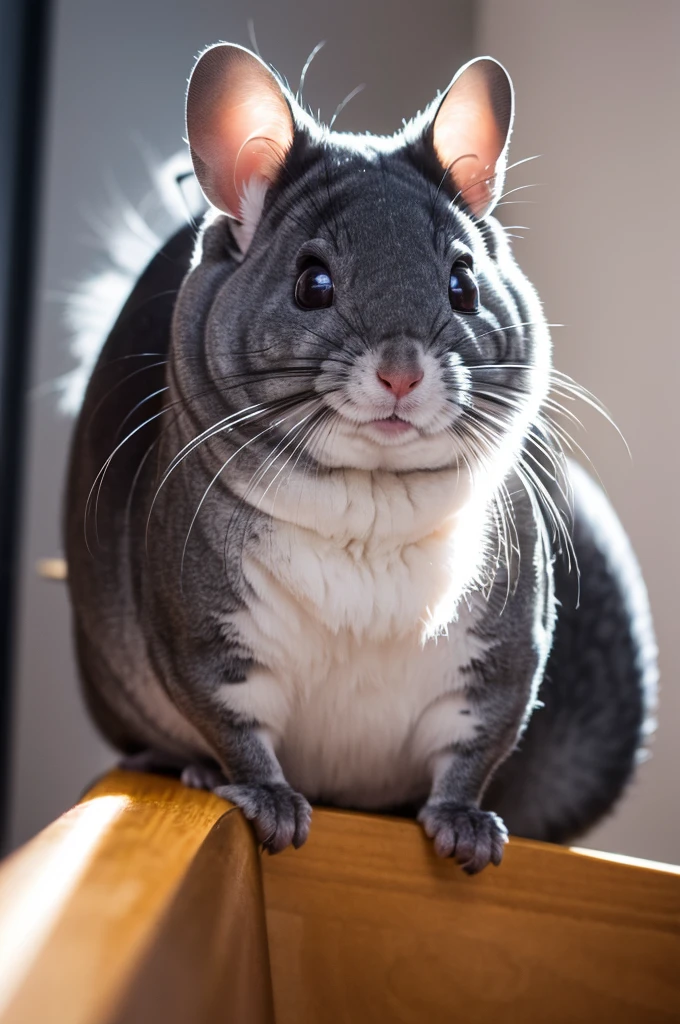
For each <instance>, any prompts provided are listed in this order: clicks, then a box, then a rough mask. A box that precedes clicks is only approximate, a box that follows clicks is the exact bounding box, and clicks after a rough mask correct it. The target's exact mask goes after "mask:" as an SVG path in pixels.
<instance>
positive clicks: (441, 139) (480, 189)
mask: <svg viewBox="0 0 680 1024" xmlns="http://www.w3.org/2000/svg"><path fill="white" fill-rule="evenodd" d="M435 109H436V113H435V115H434V120H433V121H432V123H431V125H430V129H429V133H430V138H431V142H432V145H433V146H434V149H435V152H436V154H437V158H438V160H439V162H440V163H441V165H442V168H443V169H444V170H445V171H446V172H447V173H448V174H450V176H451V179H452V183H453V186H454V189H455V191H456V193H457V198H458V199H459V200H460V201H461V203H462V204H464V205H465V206H467V207H468V209H469V210H470V211H471V212H472V213H473V214H474V215H475V216H476V217H484V216H486V214H488V213H490V212H491V210H492V209H493V207H494V206H495V205H496V203H497V202H498V199H499V197H500V195H501V192H502V189H503V179H504V176H505V164H506V160H507V152H508V143H509V141H510V132H511V130H512V119H513V115H514V93H513V88H512V82H511V80H510V76H509V75H508V73H507V71H506V70H505V68H504V67H503V65H502V64H499V63H498V61H496V60H494V59H493V58H492V57H479V58H478V59H477V60H472V61H470V63H469V64H466V65H465V66H464V67H462V68H461V69H460V71H459V72H458V74H457V75H456V77H455V78H454V79H453V81H452V82H451V85H450V86H449V88H448V89H447V90H446V92H445V93H444V96H443V98H442V99H441V101H440V102H439V106H438V107H436V108H435Z"/></svg>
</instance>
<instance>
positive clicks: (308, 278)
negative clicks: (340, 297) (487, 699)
mask: <svg viewBox="0 0 680 1024" xmlns="http://www.w3.org/2000/svg"><path fill="white" fill-rule="evenodd" d="M295 301H296V302H297V304H298V306H301V307H302V309H327V308H328V306H332V305H333V281H332V279H331V275H330V273H329V271H328V270H327V269H326V267H324V266H322V265H321V264H320V263H314V264H312V265H310V266H309V267H306V268H305V269H304V270H303V271H302V273H301V274H300V276H299V277H298V279H297V283H296V285H295Z"/></svg>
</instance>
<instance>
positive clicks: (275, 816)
mask: <svg viewBox="0 0 680 1024" xmlns="http://www.w3.org/2000/svg"><path fill="white" fill-rule="evenodd" d="M215 792H216V793H217V795H218V796H221V797H224V799H225V800H231V802H232V803H234V804H236V805H237V806H238V807H240V808H241V810H242V811H243V813H244V814H245V816H246V818H248V820H249V821H252V823H253V827H254V829H255V834H256V835H257V838H258V840H259V841H260V842H261V843H262V845H263V846H264V847H265V849H266V850H268V851H269V853H280V852H281V850H285V848H286V847H287V846H290V844H291V843H292V844H293V846H294V847H295V849H296V850H297V849H298V847H300V846H302V844H303V843H304V841H305V839H306V838H307V836H308V834H309V823H310V821H311V818H312V808H311V807H310V806H309V804H308V803H307V801H306V800H305V798H304V797H303V796H302V794H301V793H296V792H295V790H294V789H291V787H290V786H288V785H286V783H266V784H263V785H259V786H258V785H245V786H244V785H241V786H218V788H217V789H216V790H215Z"/></svg>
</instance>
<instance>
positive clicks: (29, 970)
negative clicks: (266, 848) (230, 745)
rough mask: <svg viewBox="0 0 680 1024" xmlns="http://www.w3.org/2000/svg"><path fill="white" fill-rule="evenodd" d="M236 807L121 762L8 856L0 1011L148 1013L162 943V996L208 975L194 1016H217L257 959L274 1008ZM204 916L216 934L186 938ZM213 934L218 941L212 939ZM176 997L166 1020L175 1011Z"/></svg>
mask: <svg viewBox="0 0 680 1024" xmlns="http://www.w3.org/2000/svg"><path fill="white" fill-rule="evenodd" d="M230 810H231V808H230V805H229V804H227V803H225V801H223V800H220V799H219V798H218V797H216V796H213V795H212V794H209V793H204V792H200V791H196V790H191V789H187V788H186V787H184V786H181V785H180V784H179V783H178V782H176V781H175V780H172V779H167V778H163V777H162V776H155V775H142V774H138V773H135V772H123V771H114V772H111V773H110V774H109V775H107V776H106V777H105V778H103V779H102V780H100V781H99V782H98V783H97V784H96V785H95V786H94V787H93V789H91V790H90V792H89V793H88V794H87V795H86V796H85V798H84V799H83V800H82V801H81V802H80V803H79V804H78V805H77V806H76V807H74V808H72V809H71V810H70V811H68V812H67V813H66V814H64V815H63V816H62V817H61V818H59V819H58V820H57V821H55V822H54V823H53V824H52V825H50V826H49V827H48V828H47V829H45V830H44V831H43V832H42V833H40V835H38V836H37V837H36V838H35V839H34V840H32V841H31V842H30V843H28V844H27V845H26V846H25V847H23V848H22V849H21V850H19V851H18V852H17V853H15V854H14V855H13V856H11V857H10V858H8V859H7V860H6V861H5V862H4V864H2V865H0V1022H2V1024H27V1022H34V1021H35V1022H38V1021H41V1022H48V1021H55V1020H58V1021H59V1022H61V1021H64V1022H65V1021H68V1024H101V1022H104V1021H109V1020H111V1021H113V1020H116V1021H118V1020H120V1021H123V1020H125V1021H127V1020H136V1019H141V1018H140V1017H139V1007H140V1006H141V1005H143V1002H144V999H145V998H148V996H149V993H152V992H153V993H155V998H158V999H160V998H161V997H162V995H163V993H162V992H161V989H160V988H159V974H158V958H159V956H160V955H161V952H162V951H164V952H163V956H164V958H167V963H168V965H170V966H169V972H168V974H167V975H166V977H165V980H164V982H163V984H164V986H166V987H167V992H166V995H168V996H169V995H170V994H171V993H172V995H173V996H174V998H176V999H178V1000H179V998H180V995H179V994H180V993H181V992H182V991H184V986H185V985H186V984H187V979H188V978H189V976H190V975H191V974H192V972H193V975H194V978H195V980H196V981H200V984H201V985H204V984H206V983H207V982H210V984H211V985H212V988H209V991H208V993H207V995H206V999H205V1000H203V1001H201V999H199V998H198V996H196V999H197V1003H196V1005H197V1006H198V1005H200V1006H202V1007H203V1008H204V1010H205V1013H206V1014H207V1015H206V1016H205V1017H200V1016H198V1015H197V1013H193V1012H192V1014H191V1016H190V1017H189V1018H187V1017H186V1016H185V1017H184V1018H183V1019H184V1020H187V1019H189V1020H191V1021H196V1022H197V1024H202V1022H203V1021H206V1022H208V1021H212V1020H216V1019H219V1018H217V1017H216V1016H214V1015H213V1016H210V1013H212V1011H213V1008H214V1006H215V1003H216V1001H217V1000H218V999H219V997H221V996H225V995H226V988H227V987H228V985H229V982H232V983H233V987H234V997H235V998H237V999H242V998H243V997H244V990H243V986H242V984H241V982H240V981H239V978H238V977H235V976H234V970H235V969H237V970H238V972H241V971H244V973H245V968H244V965H245V964H246V963H248V962H250V961H252V963H251V965H250V967H249V970H251V975H253V976H255V975H257V976H258V977H259V978H260V981H259V982H258V990H259V989H260V988H261V989H262V990H261V991H260V992H259V995H258V996H257V999H256V1003H257V1005H258V1006H259V1007H260V1010H261V1012H260V1016H259V1017H258V1016H253V1018H252V1019H253V1021H254V1022H259V1021H268V1020H271V1016H267V991H268V989H267V984H268V981H267V978H268V963H267V959H266V945H263V943H264V930H263V924H262V921H263V914H264V911H263V907H262V899H261V881H260V874H259V858H258V856H257V851H256V847H255V844H254V841H253V839H252V836H251V834H250V831H249V829H248V827H247V826H246V824H245V822H244V821H242V819H241V815H240V814H238V813H236V812H235V811H234V813H229V812H230ZM225 813H226V814H227V819H226V821H225V822H224V824H220V819H222V818H223V816H224V815H225ZM214 826H217V827H216V828H215V830H214V832H213V831H212V830H213V827H214ZM197 865H198V867H197ZM230 872H231V874H230ZM208 890H209V891H210V893H211V898H212V899H213V900H214V904H213V905H210V901H209V900H208V899H207V896H208ZM194 899H198V901H199V905H198V906H197V907H196V908H195V910H196V917H195V919H194V918H192V916H191V915H192V914H193V910H192V911H191V914H190V913H189V907H190V904H191V902H192V900H194ZM253 908H254V911H253ZM251 912H252V915H251ZM225 915H226V917H225ZM230 915H234V917H233V920H232V919H230ZM251 916H252V920H250V923H249V924H248V926H247V927H246V925H245V924H244V919H245V918H246V917H248V918H250V917H251ZM258 921H259V922H260V924H259V925H258V924H257V922H258ZM192 922H193V923H192ZM194 923H195V924H196V925H198V924H200V925H201V926H202V927H205V928H206V929H207V930H208V933H209V934H206V939H205V942H203V943H201V942H200V941H199V937H197V936H196V933H195V932H193V933H192V934H193V937H194V940H195V942H194V944H193V945H192V946H191V948H190V945H188V944H187V938H188V937H187V936H183V935H182V934H181V932H182V929H184V928H189V927H193V924H194ZM220 935H221V936H222V938H223V939H224V938H227V939H229V940H230V942H229V944H228V945H226V946H225V945H224V944H223V943H222V944H221V943H220V939H219V936H220ZM211 937H212V939H214V940H215V947H214V948H208V947H207V945H206V943H208V942H209V941H210V940H211ZM228 954H229V955H230V956H231V957H232V958H233V960H232V963H231V964H230V963H228V962H227V959H226V958H227V955H228ZM233 965H237V966H236V968H233ZM171 983H172V984H171ZM170 1002H171V1001H169V1000H168V1007H167V1014H168V1015H167V1017H166V1019H167V1020H171V1019H172V1020H177V1021H178V1022H179V1020H181V1019H182V1018H181V1017H177V1016H176V1017H174V1018H171V1017H170V1016H169V1013H170V1005H169V1004H170ZM56 1007H58V1011H57V1010H56V1009H55V1008H56ZM121 1014H122V1016H121ZM125 1014H127V1016H125ZM135 1015H137V1016H135ZM147 1019H160V1018H157V1017H156V1015H155V1014H154V1015H152V1017H149V1018H147Z"/></svg>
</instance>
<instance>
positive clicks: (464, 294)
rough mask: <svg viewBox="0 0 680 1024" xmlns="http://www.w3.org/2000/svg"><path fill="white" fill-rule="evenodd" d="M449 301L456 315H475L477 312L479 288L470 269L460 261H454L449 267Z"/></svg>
mask: <svg viewBox="0 0 680 1024" xmlns="http://www.w3.org/2000/svg"><path fill="white" fill-rule="evenodd" d="M449 301H450V303H451V309H453V310H455V311H456V313H477V312H478V310H479V288H478V287H477V281H476V279H475V275H474V274H473V272H472V268H471V267H469V266H468V265H467V263H465V262H463V261H462V260H456V262H455V263H454V264H453V266H452V267H451V277H450V278H449Z"/></svg>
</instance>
